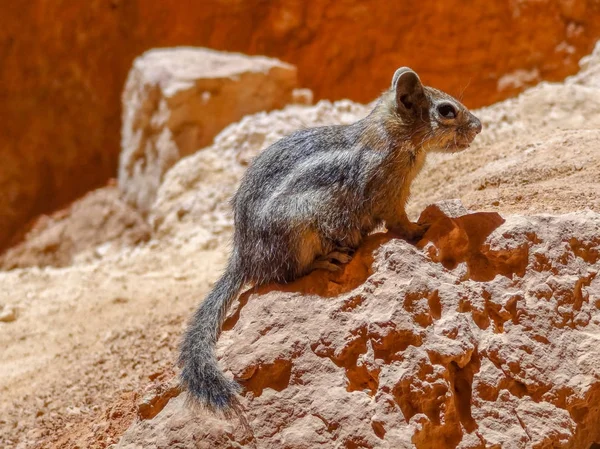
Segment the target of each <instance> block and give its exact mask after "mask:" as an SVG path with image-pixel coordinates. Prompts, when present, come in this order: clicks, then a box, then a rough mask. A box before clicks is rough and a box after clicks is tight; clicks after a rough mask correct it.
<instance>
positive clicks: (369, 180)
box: [180, 68, 481, 412]
mask: <svg viewBox="0 0 600 449" xmlns="http://www.w3.org/2000/svg"><path fill="white" fill-rule="evenodd" d="M441 104H446V105H447V104H451V105H453V107H455V108H456V112H457V115H456V118H455V119H451V120H450V119H447V118H444V117H442V116H441V115H440V111H439V109H438V108H439V105H441ZM479 131H481V123H480V122H479V120H478V119H477V118H476V117H475V116H474V115H472V114H471V113H470V112H469V111H468V110H467V109H466V108H465V107H464V106H463V105H462V104H460V102H458V101H457V100H456V99H454V98H452V97H451V96H449V95H447V94H445V93H443V92H440V91H438V90H436V89H433V88H430V87H424V86H422V85H421V82H420V80H419V77H418V76H417V75H416V73H414V72H413V71H412V70H410V69H408V68H402V69H399V70H398V71H396V73H395V74H394V78H393V85H392V89H390V90H389V91H387V92H385V93H384V94H383V95H382V96H381V97H380V99H379V101H378V103H377V105H376V107H375V108H374V109H373V111H372V112H371V113H370V114H369V115H368V116H367V117H366V118H364V119H362V120H359V121H358V122H356V123H353V124H351V125H347V126H325V127H320V128H310V129H303V130H300V131H297V132H295V133H293V134H291V135H290V136H288V137H285V138H283V139H281V140H279V141H278V142H276V143H274V144H273V145H271V146H270V147H268V148H267V149H265V150H264V151H263V152H262V153H261V154H260V155H259V156H258V157H257V158H256V159H255V160H254V161H253V163H252V164H251V166H250V167H249V168H248V170H247V171H246V173H245V175H244V177H243V179H242V182H241V184H240V187H239V189H238V191H237V193H236V194H235V196H234V198H233V208H234V222H235V231H234V237H233V252H232V254H231V257H230V260H229V264H228V266H227V269H226V270H225V273H224V274H223V276H222V277H221V279H219V281H218V282H217V284H216V285H215V287H214V289H213V290H212V292H211V293H210V294H209V295H208V297H207V298H206V299H205V301H204V302H203V303H202V304H201V305H200V307H199V309H198V310H197V312H196V313H195V315H194V317H193V318H192V320H191V322H190V325H189V328H188V330H187V332H186V335H185V337H184V340H183V344H182V346H181V353H180V363H181V365H182V367H183V368H182V373H181V378H182V381H183V385H184V386H185V387H186V388H187V389H188V390H189V392H190V393H191V396H192V398H195V399H197V400H198V401H199V402H200V403H201V404H203V405H205V406H207V407H209V408H211V409H213V410H222V411H226V412H227V411H231V409H232V408H236V407H238V402H237V399H236V393H237V391H238V386H237V384H236V383H235V382H233V381H230V380H227V379H226V378H225V376H224V375H223V373H222V372H221V371H220V369H219V367H218V365H217V360H216V357H215V354H214V346H215V344H216V341H217V339H218V336H219V333H220V329H221V325H222V323H223V320H224V319H225V315H226V312H227V309H228V308H229V306H230V304H231V302H232V301H233V300H234V299H235V298H236V297H237V295H238V293H239V291H240V290H241V289H242V288H243V286H244V285H246V284H252V285H255V286H256V285H261V284H265V283H269V282H289V281H292V280H294V279H296V278H298V277H300V276H303V275H305V274H307V273H308V272H310V271H311V270H312V269H314V268H326V269H330V270H336V269H339V263H340V261H346V260H347V259H349V257H348V258H347V259H346V258H344V257H342V256H344V254H343V253H345V254H351V253H352V250H353V249H355V248H357V247H358V246H359V245H360V243H361V241H362V239H363V238H364V237H365V236H366V235H368V234H369V233H370V232H371V231H373V230H374V229H375V227H377V226H379V225H380V224H385V225H386V226H387V227H388V229H390V230H392V231H394V232H396V233H399V234H400V235H403V236H405V237H407V238H410V239H415V238H419V237H420V236H421V235H422V234H423V233H424V232H425V231H426V229H427V226H426V225H422V224H416V223H411V222H410V221H409V220H408V218H407V216H406V213H405V203H406V201H407V199H408V196H409V192H410V183H411V182H412V180H413V179H414V177H415V176H416V175H417V174H418V172H419V170H420V168H421V166H422V164H423V161H424V158H425V154H426V153H427V152H428V151H447V152H448V151H449V152H453V151H460V150H462V149H464V148H466V146H468V144H469V143H470V142H471V141H472V140H473V139H474V138H475V136H476V134H477V133H478V132H479ZM340 254H341V255H340ZM328 255H330V256H328Z"/></svg>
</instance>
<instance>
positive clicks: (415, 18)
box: [0, 0, 600, 246]
mask: <svg viewBox="0 0 600 449" xmlns="http://www.w3.org/2000/svg"><path fill="white" fill-rule="evenodd" d="M598 12H599V10H598V5H597V2H596V1H594V0H520V1H512V0H503V1H498V2H489V1H488V0H477V1H475V2H471V3H470V4H469V7H468V8H464V5H463V2H461V1H459V0H453V1H445V2H432V3H424V4H420V5H419V7H418V8H416V7H415V6H414V4H413V3H412V2H393V3H390V2H381V1H377V0H370V1H367V2H364V1H360V2H358V1H346V2H339V1H333V0H318V1H313V2H310V3H308V2H300V1H297V2H289V1H285V0H276V1H269V2H265V1H262V0H241V1H240V0H236V1H231V0H217V1H210V2H189V1H187V2H177V3H173V2H170V1H167V0H160V1H153V2H147V1H142V0H128V1H120V0H110V1H109V0H89V1H86V2H49V1H44V0H32V1H28V2H4V4H3V5H2V14H0V30H1V31H0V54H1V55H2V69H3V70H2V72H1V74H0V99H1V101H0V116H1V117H2V120H0V153H1V154H2V156H3V164H2V167H3V168H2V169H1V170H0V186H1V187H2V191H3V192H8V194H6V195H3V196H2V197H1V198H0V246H3V245H4V244H5V243H6V241H7V239H8V238H9V237H10V236H11V235H12V234H14V233H15V232H16V231H17V229H18V227H19V226H20V225H21V224H23V223H24V222H26V221H27V220H29V219H30V218H32V217H33V216H35V215H37V214H39V213H40V212H47V211H50V210H54V209H55V208H56V207H58V206H61V205H63V204H66V203H67V202H69V201H71V200H73V199H75V198H77V197H79V196H80V195H81V194H82V193H84V192H86V191H87V190H89V189H91V188H94V187H97V186H100V185H102V184H103V183H104V182H105V181H106V180H107V179H108V178H109V177H112V176H114V173H115V170H116V167H117V162H118V155H119V144H118V143H119V138H118V129H119V126H120V123H119V121H120V101H119V99H120V94H121V91H122V87H123V84H124V82H125V79H126V76H127V72H128V70H129V68H130V65H131V62H132V61H133V59H134V58H135V57H136V56H138V55H139V54H141V53H142V52H144V51H145V50H147V49H149V48H153V47H166V46H176V45H195V46H204V47H211V48H215V49H219V50H230V51H241V52H244V53H247V54H266V55H268V56H274V57H278V58H280V59H282V60H284V61H287V62H290V63H292V64H295V65H296V66H298V68H299V79H300V84H301V85H302V86H305V87H309V88H312V89H313V90H314V91H315V94H316V97H317V98H318V99H320V98H331V99H339V98H345V97H349V98H352V99H354V100H357V101H370V100H371V99H372V98H373V97H375V96H376V95H377V94H378V93H379V92H380V91H381V89H382V88H383V87H384V86H386V85H387V84H388V82H389V77H390V74H391V73H393V70H394V69H395V68H396V67H397V66H398V65H400V64H406V65H410V66H413V67H414V68H415V69H417V70H419V72H420V73H422V74H423V78H424V79H425V80H426V81H427V82H429V83H431V84H433V85H436V86H438V87H440V88H443V89H445V90H449V91H450V92H451V93H453V94H455V95H461V94H463V97H464V100H465V102H466V104H467V105H468V106H470V107H475V106H482V105H485V104H490V103H492V102H494V101H497V100H499V99H501V98H506V97H507V96H510V95H513V94H514V93H516V92H518V91H519V90H520V89H522V88H523V87H525V86H527V85H531V84H535V83H536V82H537V81H539V80H541V79H550V80H558V79H562V78H563V77H564V76H566V75H568V74H571V73H574V72H575V71H576V70H577V60H578V59H579V58H580V57H581V56H582V55H584V54H587V53H588V52H589V51H590V50H591V48H592V46H593V42H594V41H595V40H596V39H597V38H598V36H599V35H600V14H599V13H598ZM64 24H69V26H65V25H64Z"/></svg>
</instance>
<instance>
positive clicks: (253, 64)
mask: <svg viewBox="0 0 600 449" xmlns="http://www.w3.org/2000/svg"><path fill="white" fill-rule="evenodd" d="M295 87H296V69H295V68H294V67H293V66H291V65H289V64H284V63H282V62H280V61H278V60H276V59H271V58H265V57H258V56H257V57H249V56H244V55H241V54H234V53H223V52H216V51H213V50H208V49H200V48H183V47H182V48H174V49H160V50H151V51H148V52H146V53H144V54H143V55H142V56H140V57H139V58H137V59H136V60H135V61H134V63H133V67H132V69H131V71H130V72H129V76H128V78H127V82H126V84H125V91H124V92H123V126H122V137H121V148H122V151H121V157H120V166H119V188H120V189H121V191H122V192H123V195H124V198H125V199H126V201H128V202H129V203H130V204H132V205H133V206H135V207H137V208H138V209H139V210H140V211H142V212H147V211H148V210H149V208H150V206H151V205H152V202H153V201H154V198H155V195H156V190H157V189H158V186H159V185H160V183H161V181H162V179H163V175H164V174H165V173H166V171H167V170H168V169H169V168H171V166H172V165H173V164H175V162H177V161H178V160H179V159H180V158H181V157H183V156H187V155H189V154H192V153H194V152H195V151H196V150H198V149H200V148H202V147H204V146H206V145H208V144H209V143H211V141H212V139H213V137H214V136H215V135H216V134H217V133H218V132H219V131H221V130H222V129H223V128H224V127H225V126H227V125H228V124H230V123H232V122H236V121H238V120H239V119H241V118H242V117H243V116H245V115H247V114H251V113H255V112H259V111H269V110H271V109H278V108H282V107H283V106H285V105H286V104H287V103H290V102H291V101H292V95H293V91H294V88H295Z"/></svg>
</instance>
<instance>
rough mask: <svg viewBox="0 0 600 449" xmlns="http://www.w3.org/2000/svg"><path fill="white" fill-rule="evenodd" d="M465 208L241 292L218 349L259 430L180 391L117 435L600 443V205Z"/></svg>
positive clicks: (154, 444)
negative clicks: (512, 210) (199, 409)
mask: <svg viewBox="0 0 600 449" xmlns="http://www.w3.org/2000/svg"><path fill="white" fill-rule="evenodd" d="M460 209H461V207H460V204H458V203H456V202H454V203H442V204H438V205H436V206H431V207H429V208H427V209H426V210H425V211H424V212H423V215H422V218H423V219H424V220H425V219H426V221H431V222H432V223H433V225H432V226H431V228H430V229H429V230H428V232H427V233H426V234H425V236H424V238H423V240H421V241H420V242H419V243H418V245H417V246H416V247H415V246H413V245H411V244H409V243H407V242H405V241H403V240H400V239H397V238H393V236H390V235H389V234H375V235H373V236H371V237H369V238H368V239H367V241H366V242H365V244H364V245H363V246H362V247H361V248H360V249H359V251H358V252H357V254H356V256H355V257H354V259H353V260H352V261H351V262H350V264H349V265H347V266H346V267H345V270H344V271H343V273H341V274H339V275H331V274H329V273H324V272H314V273H312V274H311V275H309V276H306V277H304V278H302V279H299V280H298V281H296V282H294V283H291V284H288V285H285V286H281V285H271V286H267V287H263V288H260V289H259V290H258V291H256V292H255V291H253V290H250V291H248V292H246V293H244V294H243V295H242V297H241V299H240V300H239V302H238V303H237V305H236V306H235V307H234V310H232V311H231V313H230V315H229V318H228V320H227V321H226V322H225V325H224V332H223V334H222V335H221V337H220V341H219V344H218V353H219V356H220V360H221V361H220V363H221V365H222V366H223V367H224V368H225V369H226V370H227V371H228V372H229V375H230V376H231V375H233V376H234V377H235V378H236V379H237V380H238V381H239V382H240V383H241V385H242V386H243V403H244V406H245V408H246V418H247V419H248V421H249V423H250V426H251V427H252V429H253V435H251V436H249V435H248V434H247V433H246V432H244V430H243V428H241V427H239V426H238V428H234V429H232V427H231V426H232V423H227V422H225V421H218V420H216V418H215V417H205V416H204V415H202V414H200V415H196V417H195V418H194V414H193V413H192V412H190V409H189V408H188V407H187V406H186V404H185V402H184V401H183V395H178V396H176V397H175V398H174V399H171V400H170V401H169V402H168V403H167V404H166V405H164V409H163V410H162V411H160V412H159V413H158V414H156V416H154V418H151V419H144V420H141V421H137V422H136V423H134V424H133V425H132V427H131V428H130V429H129V430H128V431H127V432H126V433H125V434H124V435H123V437H122V439H121V441H120V443H119V445H118V446H117V447H120V448H129V447H136V445H137V447H140V446H143V447H148V448H159V447H160V448H162V447H168V444H169V442H174V441H178V444H179V446H178V447H181V448H188V447H189V448H192V447H196V444H197V442H198V441H200V442H201V444H204V445H206V447H238V446H237V445H239V446H240V447H241V446H243V445H244V442H247V441H249V439H250V437H252V438H253V439H254V443H255V444H256V446H255V447H260V448H280V447H288V448H312V447H317V446H325V447H329V446H331V447H334V446H335V447H337V446H339V447H368V448H383V447H390V448H397V447H416V448H445V447H460V448H480V447H523V448H528V447H531V448H533V447H553V446H554V445H557V444H560V446H561V447H565V448H584V447H589V446H590V445H591V444H592V443H593V442H594V441H600V428H598V427H597V425H596V423H597V422H598V420H600V411H599V410H598V408H597V407H596V406H595V402H596V398H597V397H598V395H599V394H600V371H599V368H598V367H600V350H599V349H598V348H599V345H598V339H599V336H600V310H599V308H598V304H597V299H598V298H600V276H598V274H599V272H600V256H599V254H600V237H599V236H600V214H598V213H595V212H591V211H587V212H575V213H570V214H565V215H560V216H552V215H540V216H529V217H527V216H518V215H514V216H510V215H509V216H504V217H503V216H500V215H499V214H497V213H486V212H470V213H462V214H459V213H457V212H460ZM453 211H454V212H453ZM315 311H318V312H317V313H315ZM233 424H235V423H233ZM225 442H227V443H225Z"/></svg>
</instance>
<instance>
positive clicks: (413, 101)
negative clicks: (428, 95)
mask: <svg viewBox="0 0 600 449" xmlns="http://www.w3.org/2000/svg"><path fill="white" fill-rule="evenodd" d="M392 89H393V90H394V91H395V92H396V104H397V107H398V109H399V110H404V111H412V112H413V113H416V109H417V108H416V107H415V106H420V105H421V104H422V102H423V101H424V100H425V91H424V90H423V85H422V84H421V80H420V79H419V75H417V74H416V73H415V72H414V71H413V70H411V69H409V68H408V67H401V68H399V69H398V70H396V73H394V77H393V78H392Z"/></svg>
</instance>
